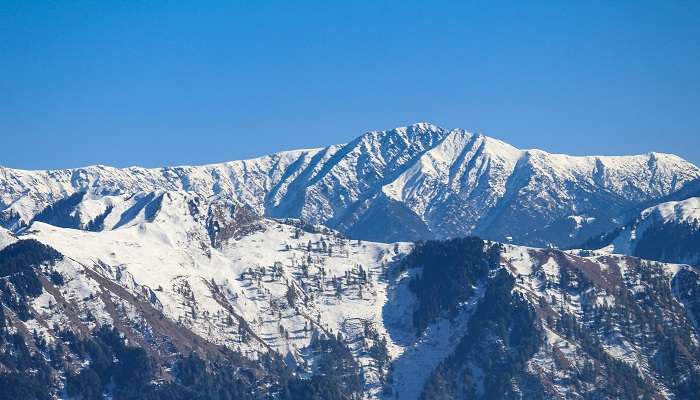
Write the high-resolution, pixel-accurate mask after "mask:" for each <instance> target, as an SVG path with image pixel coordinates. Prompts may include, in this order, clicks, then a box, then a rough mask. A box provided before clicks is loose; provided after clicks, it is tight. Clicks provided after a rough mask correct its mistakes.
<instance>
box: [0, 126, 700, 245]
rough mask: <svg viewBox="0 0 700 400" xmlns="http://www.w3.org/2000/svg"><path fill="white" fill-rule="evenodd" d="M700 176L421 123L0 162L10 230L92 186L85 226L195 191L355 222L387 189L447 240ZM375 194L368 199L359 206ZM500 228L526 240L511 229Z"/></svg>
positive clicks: (671, 164) (1, 202) (679, 168)
mask: <svg viewBox="0 0 700 400" xmlns="http://www.w3.org/2000/svg"><path fill="white" fill-rule="evenodd" d="M698 177H700V169H698V168H697V167H696V166H694V165H692V164H691V163H688V162H687V161H685V160H682V159H680V158H678V157H676V156H672V155H665V154H658V153H651V154H646V155H637V156H615V157H601V156H596V157H574V156H567V155H561V154H549V153H546V152H543V151H541V150H519V149H516V148H515V147H513V146H510V145H509V144H507V143H504V142H502V141H499V140H497V139H493V138H490V137H488V136H484V135H481V134H475V133H470V132H467V131H465V130H462V129H453V130H446V129H443V128H440V127H437V126H435V125H432V124H429V123H418V124H414V125H411V126H406V127H401V128H397V129H392V130H386V131H372V132H367V133H365V134H363V135H362V136H360V137H358V138H357V139H355V140H353V141H351V142H349V143H347V144H339V145H333V146H329V147H326V148H320V149H303V150H293V151H285V152H280V153H276V154H271V155H268V156H263V157H258V158H253V159H249V160H238V161H230V162H226V163H220V164H209V165H203V166H175V167H165V168H153V169H147V168H140V167H130V168H122V169H119V168H113V167H107V166H101V165H97V166H90V167H85V168H76V169H64V170H55V171H24V170H17V169H10V168H0V193H2V195H1V198H0V209H3V211H2V215H0V216H2V217H3V221H4V222H3V224H4V226H5V227H6V228H10V229H12V230H13V231H17V230H19V229H20V228H21V226H22V224H23V223H28V222H29V221H30V220H31V219H32V217H33V216H34V215H35V214H36V213H38V212H39V211H41V210H42V209H43V208H45V207H46V206H47V205H50V204H52V203H54V202H55V201H57V200H59V199H61V198H64V197H65V196H67V195H70V194H72V193H75V192H77V191H81V190H84V191H87V192H88V201H84V202H83V203H82V204H81V205H80V208H79V210H78V214H79V216H80V219H81V222H82V223H83V224H85V223H87V222H89V221H90V220H92V219H94V218H95V217H96V216H97V215H99V214H100V213H101V212H103V211H104V210H105V209H106V207H107V205H108V204H109V200H108V199H107V198H106V197H104V196H105V194H109V195H112V196H120V195H126V196H127V197H128V196H130V195H133V194H136V193H150V192H160V191H184V192H188V193H191V194H196V195H197V196H199V197H200V198H202V199H206V201H209V200H208V199H212V198H226V199H230V200H233V201H235V202H236V203H240V204H242V205H246V206H248V207H250V208H251V209H252V210H254V211H256V212H257V213H259V214H260V215H268V216H272V217H278V218H289V217H291V218H303V219H304V220H305V221H308V222H311V223H328V224H330V225H333V226H332V227H337V228H343V229H345V228H349V227H347V226H344V225H341V224H344V223H345V222H343V221H357V220H358V214H357V213H360V212H362V210H365V209H366V208H367V207H370V208H371V207H372V205H373V204H374V202H375V201H377V199H379V198H381V197H382V196H381V195H382V194H384V195H385V196H387V197H389V198H391V199H393V200H396V201H398V202H400V203H403V204H404V205H405V206H406V207H408V209H410V210H411V211H413V212H414V213H415V214H416V215H417V216H418V217H419V218H420V219H422V220H423V221H424V222H425V223H426V225H428V227H429V228H430V229H431V231H433V232H434V233H435V234H436V235H437V236H439V237H454V236H463V235H467V234H472V233H479V231H480V230H484V229H491V228H493V227H494V226H502V224H496V225H494V224H492V221H491V220H490V219H489V218H485V217H486V216H489V215H498V214H499V212H498V211H499V210H498V209H497V208H498V207H507V206H508V205H509V204H510V203H512V202H516V201H517V203H518V204H520V205H522V207H524V208H525V209H526V210H524V211H528V212H529V214H533V213H534V215H535V216H537V217H538V218H541V219H542V222H543V224H546V223H548V222H552V221H554V220H557V219H559V218H564V217H566V216H567V215H574V216H578V215H579V212H577V210H580V209H588V210H595V209H597V208H602V207H605V206H607V204H605V203H604V202H602V203H600V204H590V203H589V198H585V200H584V198H583V196H581V194H582V192H586V191H593V192H594V193H605V194H608V193H609V194H611V195H614V196H619V197H620V198H622V199H625V200H628V201H644V200H649V199H650V198H654V197H658V196H661V195H665V194H668V193H670V192H671V191H673V190H675V189H677V188H678V187H680V185H682V184H683V183H685V182H687V181H689V180H691V179H694V178H698ZM521 185H524V186H521ZM632 189H633V190H632ZM93 194H97V195H98V196H93ZM364 201H367V202H368V203H367V204H366V205H365V206H363V207H356V206H357V205H359V204H360V202H364ZM118 205H119V204H115V205H113V206H114V207H115V208H116V207H117V206H118ZM15 215H18V216H19V220H16V219H15V218H14V216H15ZM115 215H119V214H118V213H115ZM594 217H595V216H594V215H589V216H586V217H585V218H594ZM582 218H583V217H582ZM576 220H577V222H580V221H578V218H577V219H576ZM109 223H110V224H111V225H110V226H113V225H114V223H115V222H114V221H109ZM350 223H352V222H350ZM334 224H339V225H338V226H334ZM493 229H496V228H493ZM499 229H500V228H499ZM523 229H525V228H523ZM497 233H498V234H503V237H504V236H505V235H508V236H513V237H514V241H516V242H517V241H518V240H519V239H520V238H519V237H518V236H517V235H515V234H513V233H511V232H500V231H499V232H497Z"/></svg>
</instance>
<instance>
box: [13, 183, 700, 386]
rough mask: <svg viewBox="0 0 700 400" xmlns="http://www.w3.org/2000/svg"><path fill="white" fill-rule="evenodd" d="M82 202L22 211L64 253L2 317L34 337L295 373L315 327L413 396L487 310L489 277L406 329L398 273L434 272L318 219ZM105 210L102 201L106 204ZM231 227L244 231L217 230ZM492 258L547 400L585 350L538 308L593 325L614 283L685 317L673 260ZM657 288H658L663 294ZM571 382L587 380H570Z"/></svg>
mask: <svg viewBox="0 0 700 400" xmlns="http://www.w3.org/2000/svg"><path fill="white" fill-rule="evenodd" d="M140 199H148V201H147V202H146V201H141V200H140ZM158 199H159V200H158ZM83 202H86V204H82V205H81V206H80V207H81V210H85V213H86V214H87V213H91V215H105V218H104V226H103V229H101V230H99V231H88V230H84V229H71V228H65V227H57V226H53V225H49V224H46V223H44V222H39V221H37V222H34V223H33V224H32V225H31V226H30V227H29V228H28V229H27V230H25V231H24V232H23V234H22V235H20V239H30V238H33V239H37V240H39V241H40V242H43V243H45V244H48V245H50V246H52V247H53V248H55V249H57V250H58V251H59V252H61V253H62V254H63V255H65V258H64V259H63V260H62V261H60V262H58V263H57V264H56V265H54V266H52V267H51V266H47V267H44V268H45V271H46V272H47V273H48V272H49V271H56V272H58V273H60V274H61V275H62V276H63V278H64V279H65V283H64V284H62V285H61V286H59V287H57V288H52V287H51V285H50V283H49V282H48V281H46V283H45V285H46V286H45V290H44V291H43V292H42V294H41V295H40V296H39V297H37V298H36V299H34V300H33V301H32V303H31V304H32V309H33V312H32V318H30V319H29V320H27V321H24V322H16V323H17V324H21V326H23V327H24V328H25V331H27V332H32V331H33V330H36V331H37V334H38V335H40V336H41V337H43V338H44V339H45V340H46V341H47V342H48V343H53V342H54V341H56V340H59V338H58V336H57V332H56V331H55V330H54V329H53V327H55V326H59V327H63V328H71V329H76V330H85V331H90V330H93V329H96V328H97V327H98V326H100V325H105V324H106V325H112V326H118V327H121V329H125V330H126V331H127V332H129V337H130V339H132V340H133V341H134V342H136V343H141V344H142V345H143V346H151V347H153V348H156V349H157V351H158V352H166V353H167V349H170V348H171V347H172V346H170V345H165V344H163V343H161V342H160V340H161V339H158V340H156V339H154V338H161V337H165V338H167V340H169V341H172V342H173V345H174V346H175V347H176V348H178V349H180V350H179V351H182V352H184V351H186V350H187V349H192V348H197V349H199V350H198V351H206V348H207V347H206V346H207V343H208V344H211V345H212V346H224V347H225V348H229V349H231V350H239V351H240V352H241V353H242V354H244V355H245V356H246V357H248V358H250V359H252V360H257V359H260V358H261V356H262V355H263V354H266V353H270V352H274V353H277V354H279V355H280V356H282V357H283V358H284V359H285V362H286V363H287V364H288V365H289V366H291V367H292V368H293V369H294V370H295V371H296V373H298V374H299V375H300V376H302V377H303V376H310V375H311V374H312V373H313V371H314V370H315V368H316V365H315V362H316V358H317V354H316V353H314V351H312V348H311V345H312V342H313V340H314V337H316V336H317V335H319V334H321V333H322V334H326V335H333V336H335V335H337V334H340V337H342V340H343V341H344V342H345V343H346V344H347V345H348V347H349V348H350V350H351V353H352V356H353V357H354V358H355V359H356V360H357V362H358V363H359V365H360V366H361V374H362V376H363V382H364V387H365V394H366V397H367V398H386V399H389V398H401V399H417V398H418V396H419V395H420V393H421V392H422V390H423V388H424V385H425V384H426V383H427V382H432V380H433V379H434V372H435V371H436V370H438V369H439V368H441V366H442V365H443V363H445V362H446V360H448V359H450V357H452V355H453V354H454V352H455V351H456V349H458V348H459V346H460V343H461V341H462V339H463V338H464V337H465V336H466V335H467V334H468V333H469V331H470V329H473V326H472V325H470V321H471V319H472V318H474V316H475V315H480V314H483V310H484V309H488V308H490V307H492V306H494V305H492V304H489V303H488V302H487V301H486V300H485V299H486V298H488V297H487V296H488V292H489V290H493V285H495V283H494V282H493V281H492V279H493V278H492V277H493V276H496V275H497V274H496V272H497V271H491V273H489V274H488V277H487V276H484V277H483V279H482V280H481V281H479V283H478V284H477V285H476V286H475V288H474V295H473V296H472V297H471V298H470V299H468V300H467V301H465V302H463V303H461V304H460V305H459V306H458V307H457V311H456V313H455V315H452V316H449V315H442V316H439V317H438V318H436V319H435V320H432V321H431V322H430V323H429V324H428V326H427V328H426V329H425V330H424V331H423V332H421V333H420V334H418V335H416V331H415V329H414V326H413V325H412V322H411V321H412V317H413V312H414V310H415V307H416V298H415V297H414V295H413V293H412V291H411V289H410V282H411V281H412V280H413V279H414V278H416V277H418V276H420V275H421V269H422V268H437V267H439V266H437V265H432V266H431V265H423V266H409V267H410V268H409V269H403V268H402V267H400V264H401V262H402V260H404V257H405V255H406V254H408V253H410V252H411V251H412V249H413V245H412V244H408V243H396V244H383V243H375V242H366V241H358V240H349V239H346V238H344V237H342V236H341V235H339V234H338V233H337V232H336V231H333V230H330V229H328V228H325V227H322V226H316V227H309V226H304V229H302V228H300V226H302V225H300V224H299V221H295V220H287V221H279V220H272V219H265V218H259V219H255V220H253V221H251V220H249V219H236V218H227V217H226V215H225V214H218V213H212V212H210V207H212V204H211V203H207V202H205V201H203V200H201V198H199V197H198V196H197V195H196V194H193V193H189V192H185V191H163V192H157V193H151V192H148V193H137V194H135V195H132V196H125V195H122V196H116V195H108V196H102V197H100V196H98V195H94V194H93V195H91V196H90V197H88V198H86V199H83ZM136 204H138V205H139V207H134V205H136ZM149 204H152V206H149ZM108 205H109V206H112V207H111V210H110V211H109V212H108V213H106V214H105V211H106V210H107V209H108ZM214 206H215V208H216V207H218V206H217V205H216V204H215V205H214ZM681 208H682V207H681ZM127 210H129V212H126V211H127ZM217 210H218V209H217ZM234 211H235V210H234ZM125 214H126V215H128V217H129V218H126V217H124V215H125ZM234 214H235V213H234ZM229 217H230V216H229ZM212 218H219V219H218V220H217V222H218V224H217V226H218V228H219V230H218V231H216V232H214V235H215V236H216V237H217V238H218V240H212V236H211V235H212V231H211V229H209V228H210V226H211V223H212ZM232 224H233V225H235V224H242V225H244V226H239V227H238V228H245V229H238V230H236V232H238V233H237V234H235V235H232V236H227V235H222V234H221V233H222V232H224V231H228V230H230V229H232V227H231V225H232ZM500 268H501V269H504V270H505V271H506V272H507V273H508V274H510V275H511V276H513V277H514V279H515V284H514V286H513V289H512V294H513V296H515V295H516V294H520V295H522V296H523V298H524V299H525V300H526V301H527V302H528V304H530V306H531V307H534V308H535V309H536V315H537V324H538V326H540V327H541V328H538V329H541V330H542V332H545V333H546V338H547V343H546V344H545V343H544V342H543V343H540V344H539V347H538V349H537V352H536V354H535V355H533V358H532V359H530V360H529V361H528V364H527V365H528V371H530V372H528V373H532V374H534V375H535V376H539V377H538V378H537V379H542V380H543V381H544V380H548V379H554V380H553V381H552V382H551V384H552V385H553V386H552V388H553V389H552V390H553V392H552V393H559V394H560V396H559V398H565V397H567V394H570V390H571V389H570V388H569V386H568V385H569V383H570V382H571V379H578V378H577V377H576V375H575V374H574V373H573V372H571V371H570V370H569V369H567V368H562V367H561V363H562V358H561V357H563V359H565V360H568V361H567V362H569V363H571V364H572V365H577V366H579V367H581V368H583V367H584V366H587V365H588V363H589V362H593V361H592V360H594V359H595V357H598V356H595V357H594V356H593V355H591V354H589V353H588V351H590V349H586V348H585V345H584V344H581V343H578V342H577V341H576V340H575V339H573V338H571V337H566V335H565V332H564V331H562V328H561V327H559V326H558V325H555V324H554V323H552V322H548V321H550V320H549V319H548V318H547V316H550V317H551V316H556V315H560V314H562V313H567V314H570V315H573V316H575V318H576V319H577V321H578V322H579V323H581V324H592V323H593V322H592V321H593V320H594V319H593V314H592V311H591V304H595V305H597V306H601V307H602V306H603V305H605V306H606V307H607V306H611V307H612V306H613V305H619V306H621V307H628V305H627V304H626V303H624V301H627V300H625V299H627V298H628V297H624V296H623V295H622V294H621V291H620V290H622V289H621V288H624V290H628V291H630V293H642V294H644V295H648V296H651V297H650V298H652V299H654V301H655V303H654V306H653V307H651V308H650V309H659V310H660V312H664V313H670V314H668V315H673V317H672V318H671V317H669V319H668V321H675V322H674V324H677V327H678V329H688V324H689V322H688V320H686V319H684V318H685V317H683V316H682V315H680V314H678V312H679V310H681V308H678V307H676V306H671V305H669V304H670V303H668V302H671V303H673V302H674V301H676V300H673V299H672V298H668V296H669V294H668V293H666V292H659V290H661V289H659V288H666V289H664V290H669V288H671V287H672V286H673V287H675V286H674V285H676V286H677V285H678V283H676V280H677V279H676V278H677V276H678V275H679V274H680V273H681V271H685V272H683V273H684V274H686V275H687V274H691V275H690V276H691V277H690V278H688V277H686V278H684V279H685V280H684V282H683V285H686V286H687V285H691V286H692V285H693V282H694V281H693V280H692V276H695V275H693V274H695V272H694V270H692V269H690V268H688V267H686V266H680V265H670V264H656V265H651V264H649V265H647V264H646V263H644V262H641V261H640V260H638V259H634V258H631V257H625V256H610V255H600V254H595V253H591V254H584V255H581V254H579V253H574V252H570V253H564V252H561V251H556V250H542V249H536V248H529V247H521V246H514V245H506V246H505V247H504V248H503V250H502V254H501V262H500ZM645 269H649V270H650V271H653V273H652V274H651V275H649V274H647V273H644V270H645ZM564 274H565V275H566V276H567V278H566V280H565V279H564V278H563V276H564ZM652 278H653V280H652V281H649V279H652ZM448 279H449V277H448ZM564 282H566V283H564ZM699 282H700V281H699ZM659 284H660V285H659ZM686 286H682V287H684V288H685V287H686ZM614 288H618V289H614ZM625 293H626V292H625ZM679 293H686V290H685V289H684V290H679ZM688 293H690V292H688ZM621 296H622V297H621ZM658 296H667V297H663V302H662V301H661V300H658V301H657V300H656V299H657V297H658ZM661 298H662V297H659V299H661ZM57 304H62V306H61V307H56V305H57ZM63 304H65V305H63ZM69 305H70V306H69ZM67 310H71V311H70V312H68V311H67ZM606 312H607V311H606ZM609 312H611V313H619V312H621V311H620V310H615V309H612V308H611V309H610V310H609ZM159 315H161V317H159ZM635 318H636V317H635ZM601 329H603V328H601ZM605 329H607V328H605ZM610 329H612V332H617V333H615V334H609V335H608V334H604V333H600V335H599V336H598V337H599V339H600V340H601V345H602V346H603V347H602V348H603V350H604V352H605V354H608V355H610V356H611V357H615V358H616V359H620V360H624V361H626V362H630V363H632V364H633V365H635V366H636V367H637V368H638V369H639V370H640V371H641V373H643V374H644V375H645V376H647V377H648V378H649V380H650V382H653V389H649V390H652V391H654V392H655V393H657V392H658V393H662V394H663V393H667V392H669V391H671V390H672V389H670V388H669V387H668V385H667V384H666V383H665V382H666V381H664V380H663V379H662V378H661V377H659V376H657V375H656V372H655V370H654V367H653V363H652V357H653V354H654V348H655V347H654V346H656V345H649V344H646V345H645V344H643V342H634V341H633V340H632V339H631V337H632V334H631V333H630V332H631V331H630V330H629V329H630V328H629V327H627V326H622V325H620V326H617V325H615V326H613V327H611V328H610ZM601 332H602V331H601ZM684 332H685V331H684ZM596 335H598V334H597V333H596ZM198 338H199V339H198ZM382 339H383V340H386V347H387V351H388V357H389V362H390V364H391V365H392V366H391V368H389V366H388V365H383V366H380V365H381V364H379V363H378V361H377V360H376V359H375V358H374V356H373V355H372V354H373V353H372V350H371V349H372V348H373V346H374V345H376V343H377V342H378V341H380V340H382ZM164 340H165V339H164ZM197 346H198V347H197ZM554 348H556V349H558V350H556V351H554V350H553V349H554ZM164 349H165V350H164ZM154 351H155V350H154ZM170 351H172V350H170ZM157 354H160V353H157ZM475 362H476V361H475ZM475 365H476V364H475ZM474 368H477V367H474ZM479 368H481V367H479ZM475 371H476V370H475ZM545 376H546V377H547V378H546V379H545V378H544V377H545ZM477 378H478V377H477ZM479 379H481V378H479ZM601 379H602V378H601ZM477 381H478V379H477ZM581 390H582V391H590V390H592V389H591V387H589V386H588V384H585V385H583V387H582V389H581ZM581 393H583V392H581ZM664 397H668V396H664ZM552 398H557V396H552Z"/></svg>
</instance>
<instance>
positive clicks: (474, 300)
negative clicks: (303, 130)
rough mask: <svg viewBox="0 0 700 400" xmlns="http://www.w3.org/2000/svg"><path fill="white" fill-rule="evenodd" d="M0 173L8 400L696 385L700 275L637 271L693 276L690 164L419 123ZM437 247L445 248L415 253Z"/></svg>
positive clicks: (642, 392)
mask: <svg viewBox="0 0 700 400" xmlns="http://www.w3.org/2000/svg"><path fill="white" fill-rule="evenodd" d="M0 171H1V172H2V173H1V174H0V195H1V199H2V200H1V204H2V206H1V210H2V211H0V215H1V217H0V221H1V222H2V226H3V227H0V305H1V306H0V388H2V391H0V399H2V398H3V397H2V396H5V398H27V399H34V398H36V399H77V398H79V399H100V398H113V399H116V400H122V399H158V400H166V399H167V400H171V399H219V398H221V399H230V398H235V399H250V400H252V399H256V400H257V399H275V400H278V399H280V400H296V399H318V398H323V399H329V400H336V399H337V400H341V399H342V400H347V399H353V400H355V399H402V400H405V399H425V400H432V399H445V398H506V399H522V398H546V399H584V398H596V399H617V398H627V399H640V398H652V399H666V398H668V399H685V398H692V397H693V396H695V394H696V393H698V391H699V390H700V370H699V369H698V368H697V365H700V344H699V343H700V338H699V337H698V334H699V333H700V332H699V331H698V328H699V327H698V325H697V324H698V321H700V301H698V299H699V298H700V271H698V269H697V268H696V267H693V266H689V265H680V264H670V263H663V262H656V261H648V260H644V259H640V258H636V257H633V256H634V255H637V256H642V257H643V258H650V259H655V260H662V261H664V260H666V261H682V262H687V263H696V262H697V261H699V260H700V259H698V258H693V257H696V256H697V254H696V253H693V254H695V256H693V255H692V254H691V255H688V254H689V253H687V252H686V253H683V257H685V258H683V257H680V256H679V253H677V252H673V251H675V250H673V249H675V247H673V246H674V245H677V244H679V243H681V244H683V248H684V249H686V250H687V249H688V248H693V249H697V248H700V246H695V247H693V245H692V243H694V242H692V241H693V240H697V237H698V232H699V231H700V230H699V229H698V227H699V225H700V224H699V221H700V215H699V214H700V212H698V208H699V207H700V200H699V199H698V198H697V197H696V195H693V194H694V193H695V192H696V187H695V185H696V184H697V182H700V180H698V179H700V170H699V169H698V168H697V167H696V166H694V165H692V164H690V163H688V162H686V161H684V160H682V159H680V158H678V157H676V156H672V155H666V154H658V153H651V154H648V155H640V156H624V157H574V156H566V155H556V154H549V153H545V152H543V151H540V150H519V149H516V148H514V147H512V146H510V145H508V144H506V143H503V142H501V141H498V140H496V139H492V138H489V137H486V136H483V135H478V134H472V133H469V132H466V131H463V130H459V129H456V130H451V131H447V130H444V129H442V128H438V127H436V126H433V125H430V124H416V125H413V126H410V127H405V128H397V129H394V130H389V131H381V132H368V133H366V134H364V135H362V136H360V137H359V138H357V139H355V140H354V141H352V142H350V143H348V144H345V145H337V146H330V147H328V148H324V149H310V150H298V151H291V152H282V153H277V154H273V155H270V156H266V157H261V158H257V159H252V160H244V161H232V162H228V163H223V164H214V165H207V166H199V167H189V166H187V167H168V168H160V169H145V168H135V167H134V168H125V169H118V168H111V167H104V166H94V167H87V168H80V169H74V170H56V171H21V170H14V169H8V168H3V169H0ZM640 210H643V211H641V212H640ZM630 215H631V216H632V217H633V218H631V219H628V218H627V217H628V216H630ZM623 217H624V218H623ZM629 221H631V222H629ZM611 231H612V232H613V233H609V232H611ZM600 233H607V234H606V235H604V237H605V238H606V239H610V240H611V243H612V245H611V246H608V247H607V248H605V249H601V250H569V251H563V250H556V249H551V248H536V247H525V246H523V245H518V244H514V243H529V244H537V245H539V246H542V247H549V246H561V247H563V246H566V245H568V244H571V243H577V242H578V241H581V240H582V239H583V238H589V237H591V236H594V235H597V234H600ZM471 234H479V235H482V236H483V237H484V238H486V239H492V240H493V239H497V240H498V241H491V240H487V241H485V240H482V239H479V238H477V237H466V236H467V235H471ZM693 235H695V236H693ZM452 237H455V238H452ZM432 238H439V239H445V238H452V239H450V240H428V241H419V242H416V243H412V242H411V241H413V240H415V239H432ZM601 240H602V239H601ZM662 240H666V241H667V242H662ZM499 242H508V243H505V244H502V243H499ZM688 243H690V247H689V245H688ZM611 251H614V252H616V253H627V255H619V254H612V253H611ZM649 251H657V252H658V251H661V253H660V255H659V254H656V253H649Z"/></svg>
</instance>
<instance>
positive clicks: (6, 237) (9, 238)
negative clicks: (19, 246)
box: [0, 227, 17, 250]
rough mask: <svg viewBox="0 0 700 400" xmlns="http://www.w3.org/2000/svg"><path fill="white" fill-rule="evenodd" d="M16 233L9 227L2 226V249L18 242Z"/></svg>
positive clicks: (0, 238)
mask: <svg viewBox="0 0 700 400" xmlns="http://www.w3.org/2000/svg"><path fill="white" fill-rule="evenodd" d="M16 241H17V239H15V237H14V235H12V233H11V232H10V231H8V230H7V229H5V228H3V227H0V250H2V249H4V248H5V247H7V246H9V245H11V244H12V243H14V242H16Z"/></svg>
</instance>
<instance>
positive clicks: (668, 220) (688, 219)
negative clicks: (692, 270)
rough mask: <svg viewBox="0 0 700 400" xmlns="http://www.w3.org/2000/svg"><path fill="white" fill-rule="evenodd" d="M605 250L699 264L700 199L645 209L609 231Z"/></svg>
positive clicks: (672, 202)
mask: <svg viewBox="0 0 700 400" xmlns="http://www.w3.org/2000/svg"><path fill="white" fill-rule="evenodd" d="M604 239H605V240H604V241H602V243H600V244H599V245H603V246H605V247H604V249H602V250H604V251H607V252H610V253H617V254H628V255H635V256H640V257H645V258H649V259H654V260H659V261H668V262H681V263H690V264H694V265H698V264H700V198H698V197H690V198H688V199H685V200H681V201H668V202H664V203H660V204H657V205H655V206H652V207H649V208H646V209H644V210H643V211H642V212H640V213H639V214H638V215H636V216H635V217H634V218H632V219H631V220H630V222H628V223H627V224H626V225H624V226H621V227H619V228H617V229H616V230H613V231H611V232H610V233H609V234H608V235H607V237H604Z"/></svg>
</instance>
